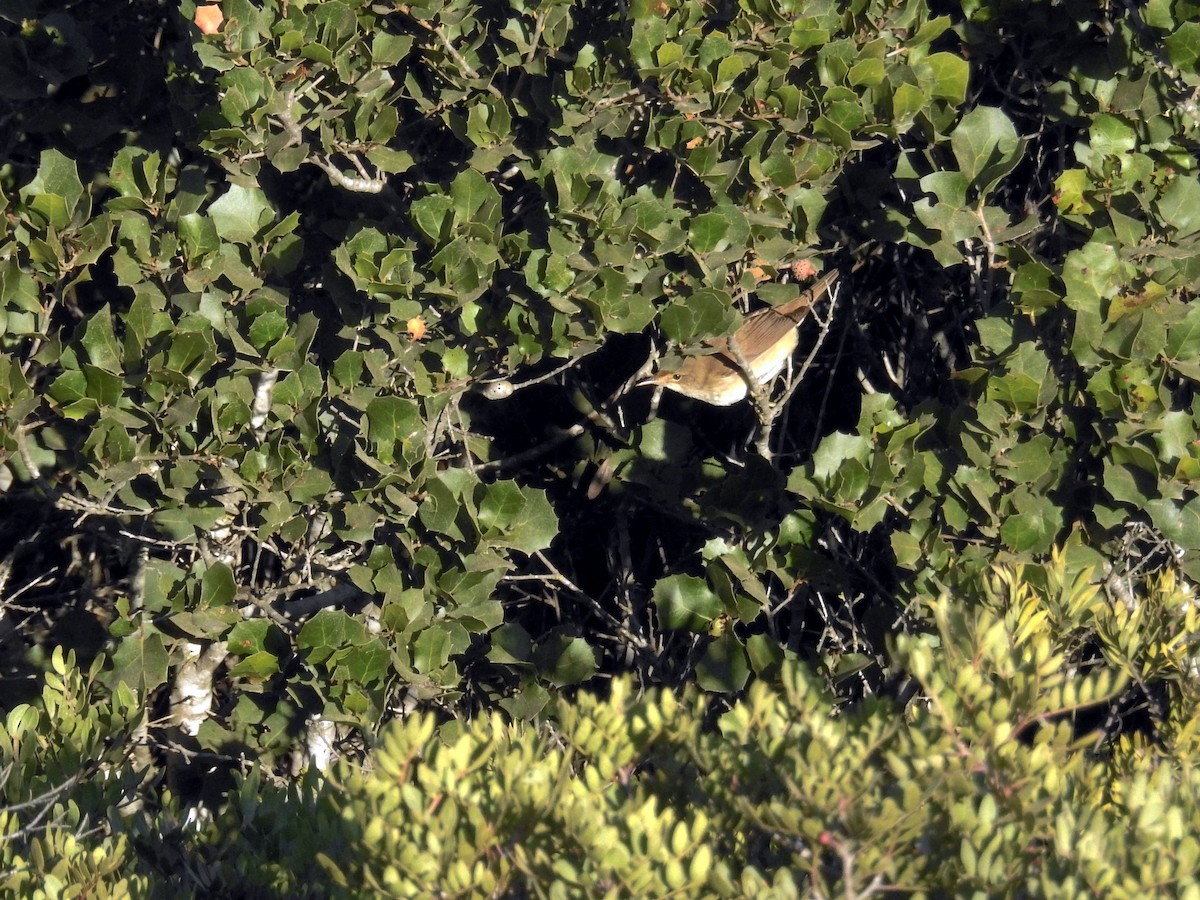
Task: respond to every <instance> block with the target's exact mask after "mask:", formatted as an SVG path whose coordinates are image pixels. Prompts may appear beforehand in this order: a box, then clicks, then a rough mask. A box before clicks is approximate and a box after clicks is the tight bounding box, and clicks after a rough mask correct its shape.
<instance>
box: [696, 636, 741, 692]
mask: <svg viewBox="0 0 1200 900" xmlns="http://www.w3.org/2000/svg"><path fill="white" fill-rule="evenodd" d="M749 678H750V664H749V661H748V659H747V658H746V648H745V647H744V646H742V642H741V641H740V640H739V639H738V637H737V636H736V635H735V634H734V633H733V632H732V631H727V632H725V634H723V635H721V636H720V637H717V638H714V639H713V640H712V642H710V643H709V645H708V646H707V647H706V648H705V649H704V656H702V657H701V658H700V661H699V662H698V663H697V664H696V684H698V685H700V687H701V688H703V689H704V690H706V691H712V692H713V693H719V694H733V693H737V692H738V691H740V690H741V689H742V688H744V687H745V686H746V682H747V681H748V680H749Z"/></svg>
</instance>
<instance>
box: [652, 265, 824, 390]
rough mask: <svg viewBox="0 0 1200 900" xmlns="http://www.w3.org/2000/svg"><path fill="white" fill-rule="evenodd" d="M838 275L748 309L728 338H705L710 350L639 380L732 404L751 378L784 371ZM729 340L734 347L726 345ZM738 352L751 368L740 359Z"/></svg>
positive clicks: (761, 379)
mask: <svg viewBox="0 0 1200 900" xmlns="http://www.w3.org/2000/svg"><path fill="white" fill-rule="evenodd" d="M837 276H838V273H837V272H829V273H827V274H825V275H823V276H822V277H821V278H820V280H818V281H817V283H816V284H814V285H813V286H812V287H810V288H809V289H808V290H807V291H805V292H804V293H803V294H802V295H800V296H799V297H797V298H796V299H795V300H792V301H790V302H788V303H784V304H783V305H782V306H776V307H769V308H767V309H760V310H758V311H757V312H754V313H751V314H750V315H748V316H746V319H745V321H744V322H742V325H741V327H740V328H738V330H737V331H735V332H734V333H733V335H732V337H722V338H715V339H714V340H711V341H705V342H704V343H705V346H707V347H711V348H712V349H713V352H712V353H709V354H706V355H704V356H689V357H688V358H687V359H685V360H684V361H683V365H681V366H680V367H679V368H678V369H675V370H674V371H672V372H659V373H657V374H655V375H652V376H650V377H649V378H646V379H644V380H642V381H639V382H638V385H639V386H641V385H647V386H655V387H664V388H667V389H669V390H672V391H675V392H677V393H680V394H683V395H684V396H686V397H692V398H693V399H696V400H703V401H704V402H705V403H711V404H713V405H714V406H732V405H733V404H735V403H737V402H738V401H739V400H742V399H744V398H745V397H746V395H747V394H748V393H749V379H750V378H753V379H754V380H755V381H756V382H757V383H758V384H769V383H770V382H771V380H772V379H773V378H774V377H775V376H776V375H778V374H779V373H780V372H781V371H782V370H783V367H784V366H785V365H786V364H787V361H788V360H789V359H790V358H791V356H792V353H793V351H795V349H796V345H797V344H798V343H799V342H800V336H799V334H798V333H797V329H798V328H799V326H800V323H801V322H803V321H804V318H805V316H807V315H808V313H809V310H811V309H812V307H813V304H815V303H816V302H817V301H818V300H820V299H821V298H822V297H823V296H825V294H826V293H827V292H828V291H829V289H830V287H832V286H833V283H834V282H835V281H837ZM731 341H732V342H733V344H734V346H735V347H736V348H737V349H736V352H735V351H734V350H733V349H732V348H731V347H730V342H731ZM738 353H740V354H741V357H742V359H743V360H744V361H745V362H746V364H747V365H748V366H749V369H750V371H749V372H744V371H743V370H742V367H741V366H740V365H739V364H738Z"/></svg>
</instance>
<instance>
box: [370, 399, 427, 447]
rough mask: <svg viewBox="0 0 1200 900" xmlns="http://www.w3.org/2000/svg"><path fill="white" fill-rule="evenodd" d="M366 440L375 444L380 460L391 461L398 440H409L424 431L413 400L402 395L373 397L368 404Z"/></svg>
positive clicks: (419, 413) (419, 414)
mask: <svg viewBox="0 0 1200 900" xmlns="http://www.w3.org/2000/svg"><path fill="white" fill-rule="evenodd" d="M366 419H367V439H368V440H370V441H371V443H372V444H374V445H375V448H376V452H377V453H378V454H379V459H380V461H381V462H384V463H391V462H392V460H393V459H394V458H395V457H394V448H395V445H396V444H397V443H403V442H407V441H411V440H413V439H414V438H416V437H418V436H419V435H421V434H422V433H423V430H424V427H425V423H424V421H423V420H422V418H421V412H420V410H419V409H418V408H417V404H416V402H415V401H413V400H409V399H407V398H405V397H376V398H374V399H373V400H372V401H371V402H370V403H368V404H367V410H366Z"/></svg>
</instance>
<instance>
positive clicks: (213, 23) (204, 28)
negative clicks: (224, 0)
mask: <svg viewBox="0 0 1200 900" xmlns="http://www.w3.org/2000/svg"><path fill="white" fill-rule="evenodd" d="M192 21H194V22H195V23H196V27H197V28H199V29H200V32H201V33H202V34H216V33H217V32H218V31H220V30H221V23H222V22H224V21H225V15H224V14H223V13H222V12H221V7H220V6H218V5H217V4H215V3H206V4H204V5H203V6H197V7H196V18H195V19H193V20H192Z"/></svg>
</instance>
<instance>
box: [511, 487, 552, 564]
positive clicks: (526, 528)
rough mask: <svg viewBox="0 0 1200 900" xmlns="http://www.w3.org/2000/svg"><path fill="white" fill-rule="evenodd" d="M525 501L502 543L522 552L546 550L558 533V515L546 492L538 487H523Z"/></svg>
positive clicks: (522, 493) (522, 492)
mask: <svg viewBox="0 0 1200 900" xmlns="http://www.w3.org/2000/svg"><path fill="white" fill-rule="evenodd" d="M521 495H522V496H523V497H524V501H525V502H524V503H523V505H522V506H521V509H520V511H519V513H518V514H517V515H516V516H514V517H513V519H512V521H511V522H510V524H509V526H508V532H507V534H505V535H504V537H503V540H502V543H503V544H505V545H506V546H509V547H512V548H513V549H515V550H520V551H521V552H522V553H529V554H532V553H536V552H537V551H539V550H545V549H546V548H547V547H549V546H550V544H551V542H553V540H554V538H555V537H557V535H558V515H557V514H556V513H555V512H554V507H553V506H551V505H550V500H549V499H548V498H547V497H546V492H545V491H542V490H539V489H537V488H531V487H525V488H521Z"/></svg>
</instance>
